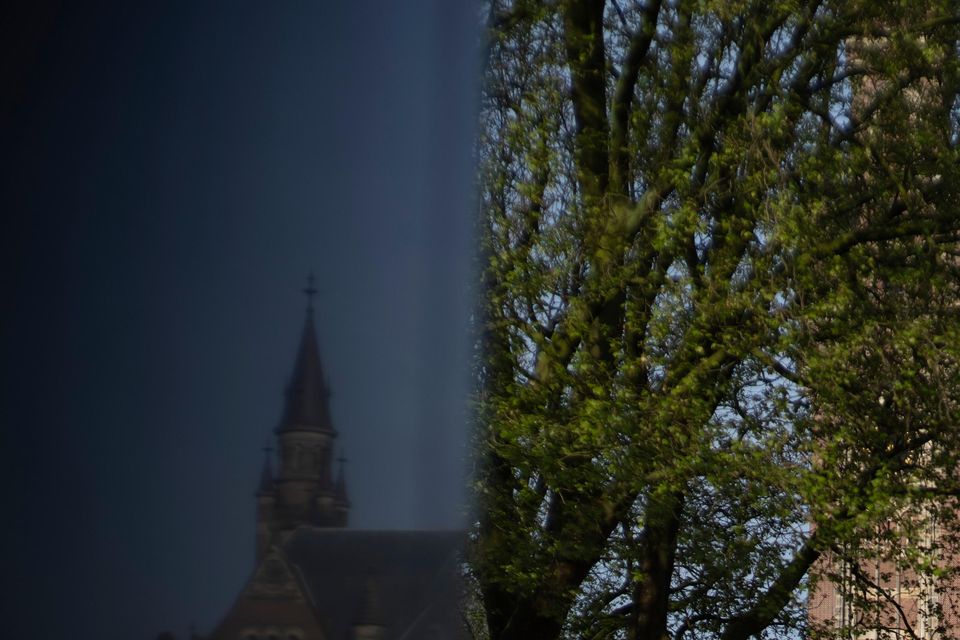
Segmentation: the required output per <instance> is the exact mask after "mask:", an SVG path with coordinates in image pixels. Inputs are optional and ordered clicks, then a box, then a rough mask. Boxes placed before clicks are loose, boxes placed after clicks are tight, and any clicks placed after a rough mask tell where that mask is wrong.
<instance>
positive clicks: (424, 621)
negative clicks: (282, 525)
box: [284, 527, 465, 640]
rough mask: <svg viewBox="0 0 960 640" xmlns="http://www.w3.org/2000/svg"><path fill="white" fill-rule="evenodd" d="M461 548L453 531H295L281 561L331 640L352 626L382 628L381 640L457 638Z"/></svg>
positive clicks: (337, 639) (460, 633) (459, 632)
mask: <svg viewBox="0 0 960 640" xmlns="http://www.w3.org/2000/svg"><path fill="white" fill-rule="evenodd" d="M464 542H465V537H464V534H463V533H462V532H458V531H358V530H349V529H327V528H317V527H300V528H299V529H297V530H296V531H295V532H294V533H293V534H292V536H291V537H290V539H289V540H288V541H287V542H286V544H285V545H284V553H285V556H286V558H287V560H288V561H289V562H290V563H291V564H292V565H294V566H296V568H297V569H298V570H299V572H300V573H299V575H300V576H301V579H302V580H303V582H304V584H305V585H306V588H307V590H308V592H309V595H310V600H311V601H312V602H313V603H314V606H315V607H316V611H317V617H318V619H319V620H320V621H321V624H322V625H323V628H324V632H325V635H326V637H328V638H330V639H331V640H340V639H341V638H344V639H345V638H352V632H353V628H354V626H355V625H358V624H375V625H376V626H378V627H382V628H383V636H382V637H383V638H384V640H399V639H400V638H403V639H405V640H416V639H418V638H435V637H440V638H461V637H465V634H464V633H463V630H462V625H461V619H460V606H461V602H460V600H461V589H460V586H459V584H460V583H459V578H460V575H459V573H460V566H461V564H460V557H461V556H460V552H461V550H462V548H463V545H464ZM374 618H375V620H374ZM437 634H439V635H437Z"/></svg>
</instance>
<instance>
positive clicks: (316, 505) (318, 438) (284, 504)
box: [256, 275, 350, 560]
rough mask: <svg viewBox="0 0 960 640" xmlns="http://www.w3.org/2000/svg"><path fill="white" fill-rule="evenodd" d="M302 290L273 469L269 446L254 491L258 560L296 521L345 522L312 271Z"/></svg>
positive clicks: (343, 489) (341, 465)
mask: <svg viewBox="0 0 960 640" xmlns="http://www.w3.org/2000/svg"><path fill="white" fill-rule="evenodd" d="M303 292H304V293H305V294H306V296H307V313H306V321H305V322H304V326H303V333H302V335H301V337H300V345H299V347H298V349H297V355H296V360H295V362H294V366H293V372H292V374H291V375H290V379H289V382H288V384H287V389H286V397H285V401H284V407H283V413H282V415H281V419H280V422H279V424H278V425H277V427H276V429H274V435H275V437H276V445H277V457H276V461H277V471H276V473H274V471H273V450H272V449H271V448H269V447H268V448H267V449H265V452H266V456H265V459H264V465H263V470H262V472H261V477H260V485H259V487H258V489H257V492H256V499H257V559H258V560H259V559H260V558H262V557H263V556H264V554H265V553H266V552H267V550H269V548H270V545H272V544H274V543H275V542H276V541H278V539H280V540H282V539H283V538H285V537H286V536H287V535H288V534H290V533H291V532H293V531H294V530H295V529H296V528H297V527H299V526H301V525H312V526H317V527H345V526H347V515H348V511H349V509H350V501H349V499H348V497H347V486H346V479H345V477H344V464H345V460H344V459H343V458H342V457H341V458H339V459H338V460H337V462H338V463H339V469H337V473H336V476H334V465H333V459H334V458H333V453H334V442H335V440H336V438H337V431H336V429H334V427H333V421H332V420H331V417H330V389H329V387H328V386H327V381H326V377H325V375H324V372H323V367H322V365H321V362H320V349H319V346H318V344H317V334H316V328H315V327H314V308H313V298H314V296H315V295H316V293H317V289H316V287H315V286H314V279H313V276H312V275H311V276H310V277H309V279H308V282H307V287H306V288H305V289H304V290H303Z"/></svg>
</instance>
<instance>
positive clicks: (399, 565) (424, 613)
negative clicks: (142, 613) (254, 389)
mask: <svg viewBox="0 0 960 640" xmlns="http://www.w3.org/2000/svg"><path fill="white" fill-rule="evenodd" d="M304 291H305V293H307V296H308V305H307V317H306V323H305V325H304V328H303V335H302V337H301V340H300V346H299V349H298V352H297V357H296V362H295V364H294V369H293V374H292V375H291V377H290V382H289V385H288V387H287V391H286V402H285V406H284V411H283V417H282V419H281V421H280V425H279V426H278V427H277V428H276V430H275V434H276V439H277V447H278V454H279V455H278V456H277V463H278V464H277V470H276V473H275V472H274V470H273V465H272V460H271V458H272V451H271V450H270V449H267V451H266V452H267V456H266V459H265V461H264V465H263V470H262V473H261V478H260V485H259V488H258V490H257V492H256V501H257V515H256V563H255V567H254V570H253V573H252V575H251V577H250V579H249V580H248V581H247V583H246V584H245V585H244V586H243V588H242V589H241V591H240V595H239V596H238V597H237V599H236V601H235V602H234V604H233V605H232V607H231V608H230V610H229V611H228V612H227V613H226V615H225V616H224V617H223V619H222V620H221V622H220V624H219V625H217V627H216V629H215V630H214V631H213V633H212V634H211V635H210V636H209V640H393V639H396V640H399V639H401V638H403V639H404V640H418V639H424V640H425V639H431V640H434V639H440V638H461V637H465V636H466V634H465V632H464V631H463V630H462V629H463V627H462V623H461V615H460V593H461V592H460V587H459V580H458V575H459V569H460V560H459V557H460V556H459V551H460V547H461V543H462V542H463V534H462V533H459V532H453V531H362V530H352V529H349V528H347V522H348V515H349V509H350V501H349V499H348V497H347V485H346V478H345V472H344V466H343V462H344V461H343V460H342V459H341V460H338V461H337V462H338V464H337V467H336V469H335V468H334V457H333V453H334V442H335V440H336V437H337V432H336V430H335V429H334V427H333V422H332V420H331V417H330V405H329V398H330V391H329V388H328V386H327V381H326V378H325V375H324V372H323V367H322V366H321V362H320V354H319V349H318V346H317V337H316V331H315V329H314V320H313V305H312V297H313V295H314V294H315V293H316V290H315V289H314V287H313V279H312V277H311V279H310V283H309V286H308V287H307V288H306V289H305V290H304ZM334 471H336V473H334Z"/></svg>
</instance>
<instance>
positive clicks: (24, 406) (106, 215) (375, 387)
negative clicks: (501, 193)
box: [0, 0, 477, 640]
mask: <svg viewBox="0 0 960 640" xmlns="http://www.w3.org/2000/svg"><path fill="white" fill-rule="evenodd" d="M65 4H66V3H65ZM71 4H73V5H74V6H58V5H55V4H54V5H49V6H43V5H38V4H32V5H30V7H29V8H26V7H24V8H21V9H20V10H19V11H15V12H13V13H12V14H7V15H5V16H3V17H2V19H0V25H2V26H0V43H2V44H0V47H2V53H3V56H2V57H3V61H2V63H0V73H2V76H0V80H2V83H3V84H2V96H0V213H2V216H3V217H2V227H0V284H2V287H3V288H2V291H3V313H2V317H0V356H2V360H0V455H2V468H0V482H2V485H0V492H2V493H0V495H2V496H3V503H2V506H3V512H4V518H3V522H4V525H3V526H2V530H3V540H2V544H3V564H2V567H0V573H2V575H3V578H2V580H3V582H2V585H3V593H2V597H0V619H3V620H4V630H5V634H6V635H10V636H16V637H31V638H41V639H43V638H75V639H81V640H82V639H86V638H91V639H94V638H96V639H98V640H114V639H116V640H121V639H124V640H126V639H133V638H147V639H148V640H152V638H154V637H155V636H156V635H157V634H158V633H159V632H160V631H162V630H164V629H170V630H173V631H175V632H176V633H177V634H178V635H180V636H182V635H183V634H184V632H185V629H186V627H187V626H188V625H189V624H190V623H191V621H193V622H195V624H196V626H197V629H198V630H199V631H202V632H205V631H208V630H210V628H211V626H212V625H213V624H214V623H215V622H216V620H217V618H218V616H219V615H221V614H222V613H223V612H224V611H225V610H226V608H227V606H228V605H229V603H230V602H231V601H232V599H233V598H234V597H235V595H236V593H237V591H238V589H239V587H240V585H241V584H242V582H243V580H244V579H245V578H246V576H247V574H248V572H249V571H250V569H251V568H252V559H253V536H254V528H253V524H254V523H253V509H254V501H253V497H252V492H253V490H254V488H255V486H256V482H257V475H258V472H259V467H260V463H261V455H262V454H261V452H260V447H261V446H263V444H264V442H265V441H266V439H267V438H268V437H269V436H270V435H271V431H272V428H273V427H274V426H275V424H276V421H277V420H278V419H279V417H280V411H281V403H282V392H283V387H284V384H285V381H286V377H287V375H288V374H289V372H290V369H291V367H292V365H293V356H294V351H295V348H296V342H297V339H298V337H299V332H300V328H301V325H302V321H303V310H304V300H303V296H302V294H300V292H299V290H300V288H301V287H302V286H303V283H304V279H305V276H306V273H307V272H308V271H310V270H311V269H312V270H314V271H315V273H316V275H317V277H318V280H319V288H320V290H321V292H320V295H319V299H318V303H317V308H318V314H319V317H318V325H319V326H318V333H319V336H320V342H321V351H322V357H323V359H324V364H325V367H326V369H327V373H328V376H329V378H330V383H331V386H332V389H333V394H334V395H333V400H332V402H333V413H334V420H335V423H336V426H337V428H338V429H339V431H340V433H341V436H342V443H343V444H344V446H345V448H346V453H347V455H348V457H349V459H350V463H349V466H348V470H347V474H348V475H347V480H348V485H349V488H350V493H351V498H352V500H353V504H354V508H353V511H352V521H353V523H354V524H355V525H356V526H359V527H364V528H429V527H455V526H458V523H459V513H460V510H461V505H460V487H461V485H462V481H461V477H462V474H463V472H464V470H463V464H462V461H463V456H464V450H463V433H464V426H463V425H464V415H465V405H464V397H463V394H464V387H465V382H466V377H467V372H466V363H467V350H468V340H467V337H466V336H467V318H468V315H469V307H470V303H471V300H470V296H469V292H468V287H469V285H470V281H471V275H470V254H471V250H472V245H471V238H470V226H471V215H472V210H471V206H472V203H471V181H472V160H471V139H472V135H473V121H474V108H475V106H474V105H475V102H476V92H477V89H476V83H477V80H476V69H477V64H476V62H475V54H474V46H475V42H476V34H475V19H476V7H475V6H474V5H473V3H471V2H459V1H457V2H450V1H449V0H416V1H411V0H408V1H406V2H391V3H388V2H367V3H352V2H314V3H305V2H285V3H264V2H229V3H195V2H179V3H149V4H153V5H155V6H152V7H151V6H138V5H141V4H144V5H146V4H148V3H132V2H116V3H114V4H112V5H111V4H102V3H101V4H96V5H90V4H89V3H83V4H84V6H83V7H80V6H78V5H79V4H80V3H71Z"/></svg>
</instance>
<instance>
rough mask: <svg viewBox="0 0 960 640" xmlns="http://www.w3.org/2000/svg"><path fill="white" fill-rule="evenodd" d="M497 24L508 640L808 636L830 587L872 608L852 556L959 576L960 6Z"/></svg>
mask: <svg viewBox="0 0 960 640" xmlns="http://www.w3.org/2000/svg"><path fill="white" fill-rule="evenodd" d="M488 9H489V30H488V33H487V39H486V43H485V44H486V49H487V52H486V53H487V56H488V59H487V61H486V66H485V70H484V74H485V78H484V81H485V85H484V93H483V106H482V111H481V120H482V131H481V135H480V138H479V142H478V158H479V160H480V166H481V168H480V180H479V183H480V189H481V194H480V195H481V206H482V216H481V223H480V234H479V235H480V238H481V242H482V248H481V252H480V258H479V261H480V264H479V272H480V273H481V274H482V278H483V283H482V291H483V300H482V305H481V308H480V309H479V313H478V315H477V352H476V359H475V362H476V381H477V394H476V401H477V409H476V415H477V429H476V443H475V448H476V469H477V473H476V478H475V481H474V484H473V486H474V490H475V505H476V508H477V510H478V514H477V515H478V517H477V525H476V529H475V531H474V535H473V540H474V544H473V553H472V557H471V576H472V579H473V580H474V583H475V584H476V588H477V591H478V602H480V603H481V604H482V608H483V612H484V615H485V622H486V624H485V629H486V630H487V632H488V633H489V634H490V636H491V637H493V638H549V637H561V636H569V637H595V638H601V637H625V638H663V637H667V636H670V637H674V638H678V639H679V638H683V637H684V636H687V637H697V638H701V637H703V638H711V637H716V638H723V639H725V640H735V639H739V638H747V637H774V636H782V635H784V634H789V633H790V632H791V631H797V632H806V633H811V634H812V633H814V632H816V631H818V629H813V628H809V623H808V616H807V615H806V601H805V598H806V597H807V595H808V594H809V593H811V588H815V587H816V585H815V582H816V580H817V579H818V578H821V577H823V578H833V579H837V580H840V579H841V578H842V579H843V580H846V581H847V582H844V584H848V583H850V584H854V583H856V584H858V585H859V586H858V587H857V589H859V591H856V593H853V591H851V593H850V594H848V598H849V599H851V601H852V600H853V599H854V596H855V595H857V594H859V596H857V597H859V600H858V601H857V602H858V607H860V610H861V611H865V610H867V609H869V607H871V606H873V607H877V604H876V603H877V602H878V593H877V590H876V589H874V590H873V591H871V587H870V586H869V585H867V584H866V583H865V582H863V581H862V580H861V581H860V582H857V580H859V579H860V578H861V577H862V576H858V575H853V574H854V573H856V572H855V571H853V570H852V569H849V567H850V566H855V563H856V561H857V560H856V559H857V558H861V557H864V554H867V555H870V557H875V558H884V559H885V560H887V561H889V562H890V563H892V565H891V566H894V565H895V566H898V567H901V566H902V567H909V569H910V570H911V571H912V572H913V573H911V574H910V575H915V576H923V575H927V576H939V577H942V575H945V572H946V571H947V568H946V567H945V566H944V563H943V562H942V561H939V560H937V558H938V557H943V556H942V554H941V556H937V554H936V553H934V552H933V551H932V550H931V547H930V545H929V544H927V545H926V546H924V544H925V543H923V542H922V539H923V535H922V534H923V532H925V531H927V530H928V528H929V525H930V523H931V522H933V521H934V520H936V522H937V523H939V524H938V526H940V527H941V528H942V529H943V530H947V529H949V526H948V525H949V522H950V520H952V519H955V514H956V504H955V502H956V501H955V499H954V496H955V495H956V491H957V489H958V488H960V484H958V480H960V477H958V466H960V465H958V464H957V462H958V460H957V453H956V452H957V451H960V430H958V427H957V425H960V408H958V404H957V389H960V386H958V383H960V322H958V320H960V318H958V314H960V299H958V298H960V290H958V281H960V279H958V277H957V276H958V266H960V244H958V241H960V208H958V202H960V157H958V142H960V97H958V92H960V62H958V59H960V48H958V40H960V30H958V23H960V9H958V7H957V5H956V3H955V2H951V1H948V0H929V1H926V2H909V3H907V2H876V1H872V0H871V1H869V2H868V1H866V0H843V1H841V0H820V1H811V2H802V1H791V2H767V1H763V2H761V1H759V0H742V1H738V2H729V1H725V2H712V1H707V0H700V1H693V0H677V1H674V2H666V1H659V0H646V1H645V2H643V3H639V2H632V3H628V2H623V1H622V0H621V1H618V2H614V1H613V0H610V1H608V2H604V1H603V0H562V1H559V2H531V1H529V0H514V1H513V2H491V3H489V4H488ZM891 522H897V523H898V524H897V526H890V523H891ZM948 538H949V536H946V535H944V536H940V537H939V538H938V540H940V541H941V542H940V543H938V544H943V545H945V544H946V541H947V540H948ZM838 563H839V564H838ZM850 563H854V564H853V565H851V564H850ZM837 567H848V568H847V569H843V570H842V571H841V570H840V569H837ZM838 571H839V572H840V573H843V575H840V573H838ZM844 572H846V573H844ZM851 572H852V573H851ZM851 580H852V582H850V581H851ZM918 580H919V578H918ZM875 586H876V585H875ZM871 603H873V604H871ZM878 616H879V613H878ZM877 619H879V618H877ZM861 622H862V620H861ZM861 622H858V623H857V624H861ZM820 631H823V630H820ZM848 631H850V630H842V629H841V630H840V632H841V633H846V632H848Z"/></svg>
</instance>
